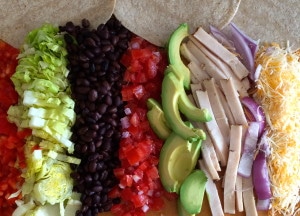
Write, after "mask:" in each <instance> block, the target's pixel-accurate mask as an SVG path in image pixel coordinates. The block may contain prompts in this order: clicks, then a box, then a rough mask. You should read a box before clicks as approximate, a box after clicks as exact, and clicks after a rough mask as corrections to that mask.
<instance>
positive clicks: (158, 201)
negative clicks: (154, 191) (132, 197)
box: [149, 197, 165, 211]
mask: <svg viewBox="0 0 300 216" xmlns="http://www.w3.org/2000/svg"><path fill="white" fill-rule="evenodd" d="M149 205H150V207H151V209H153V210H154V211H158V210H161V209H162V208H163V207H164V205H165V203H164V200H163V199H162V198H161V197H153V198H152V199H151V202H150V203H149Z"/></svg>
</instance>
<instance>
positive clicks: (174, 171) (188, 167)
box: [158, 123, 202, 193]
mask: <svg viewBox="0 0 300 216" xmlns="http://www.w3.org/2000/svg"><path fill="white" fill-rule="evenodd" d="M189 124H190V123H189ZM189 126H191V124H190V125H188V126H187V127H189ZM201 144H202V140H201V139H198V140H196V141H193V142H190V141H188V140H186V139H183V138H182V137H181V136H179V135H178V134H177V133H175V132H172V133H171V135H170V136H169V137H168V138H167V139H166V141H165V143H164V145H163V147H162V149H161V152H160V156H159V164H158V171H159V175H160V180H161V182H162V185H163V186H164V188H165V190H166V191H168V192H176V193H179V189H180V186H181V184H182V182H183V181H184V180H185V178H186V177H187V176H188V175H189V174H190V173H191V172H192V171H193V170H194V169H195V166H196V164H197V161H198V158H199V155H200V148H201Z"/></svg>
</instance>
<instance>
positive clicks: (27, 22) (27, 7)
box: [0, 0, 116, 48]
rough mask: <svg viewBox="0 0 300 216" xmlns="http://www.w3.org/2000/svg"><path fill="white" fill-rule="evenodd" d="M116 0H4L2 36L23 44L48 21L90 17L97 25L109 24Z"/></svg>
mask: <svg viewBox="0 0 300 216" xmlns="http://www.w3.org/2000/svg"><path fill="white" fill-rule="evenodd" d="M115 2H116V1H115V0H84V1H81V0H72V1H61V0H47V1H42V0H34V1H28V0H9V1H7V0H0V4H1V6H0V20H1V22H0V38H1V39H3V40H5V41H7V42H9V43H10V44H12V45H13V46H15V47H18V48H19V47H20V45H21V44H22V43H23V40H24V37H25V35H26V34H27V33H28V32H29V31H31V30H32V29H34V28H37V27H39V26H40V25H42V24H44V23H45V22H49V23H53V24H57V25H62V24H65V23H66V22H67V21H70V20H71V21H73V22H74V23H78V24H79V23H80V21H81V19H83V18H88V19H89V20H90V22H91V23H92V24H93V25H95V26H96V25H99V24H101V23H105V22H106V21H107V20H108V19H109V18H110V17H111V15H112V13H113V10H114V6H115Z"/></svg>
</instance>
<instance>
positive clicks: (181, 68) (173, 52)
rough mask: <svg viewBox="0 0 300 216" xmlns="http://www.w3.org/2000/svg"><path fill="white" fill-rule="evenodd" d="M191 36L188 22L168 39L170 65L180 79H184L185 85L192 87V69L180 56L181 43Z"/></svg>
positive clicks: (187, 87) (188, 87)
mask: <svg viewBox="0 0 300 216" xmlns="http://www.w3.org/2000/svg"><path fill="white" fill-rule="evenodd" d="M188 36H189V28H188V25H187V24H186V23H183V24H181V25H180V26H179V27H178V28H177V29H176V30H175V31H174V32H173V33H172V35H171V37H170V39H169V41H168V57H169V62H170V65H171V66H173V67H174V72H175V74H176V76H177V77H178V79H180V80H182V81H183V84H184V87H185V88H186V89H190V80H191V78H190V76H191V75H190V70H189V69H188V68H187V67H186V66H185V64H184V63H183V62H182V59H181V56H180V45H181V43H182V41H183V40H184V39H185V38H186V37H188Z"/></svg>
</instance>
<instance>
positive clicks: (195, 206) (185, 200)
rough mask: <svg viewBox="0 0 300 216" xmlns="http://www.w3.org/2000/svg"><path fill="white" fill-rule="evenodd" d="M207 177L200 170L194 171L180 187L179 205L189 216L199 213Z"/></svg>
mask: <svg viewBox="0 0 300 216" xmlns="http://www.w3.org/2000/svg"><path fill="white" fill-rule="evenodd" d="M206 182H207V177H206V175H205V173H204V172H203V171H202V170H199V169H197V170H194V171H193V172H192V173H191V174H190V175H189V176H188V177H187V178H186V179H185V180H184V182H183V183H182V185H181V187H180V197H179V199H180V203H181V205H182V207H183V208H184V209H185V211H186V212H187V213H189V214H198V213H199V212H200V211H201V208H202V203H203V198H204V192H205V186H206Z"/></svg>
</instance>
